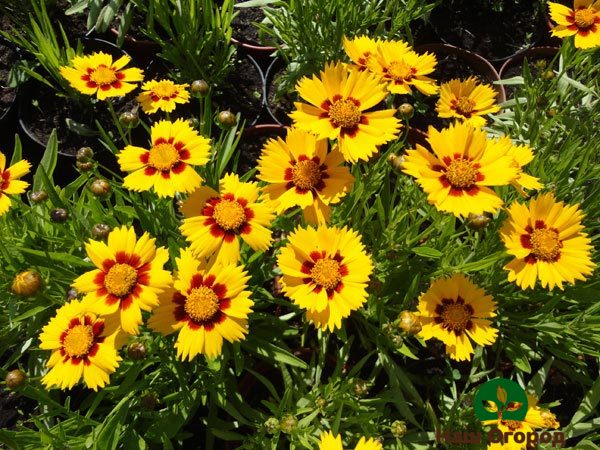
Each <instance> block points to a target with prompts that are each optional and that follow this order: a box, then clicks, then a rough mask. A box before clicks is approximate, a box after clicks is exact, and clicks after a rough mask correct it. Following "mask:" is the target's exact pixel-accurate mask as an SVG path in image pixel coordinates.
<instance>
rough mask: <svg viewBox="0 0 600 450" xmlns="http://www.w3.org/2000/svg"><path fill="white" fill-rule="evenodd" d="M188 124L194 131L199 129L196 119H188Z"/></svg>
mask: <svg viewBox="0 0 600 450" xmlns="http://www.w3.org/2000/svg"><path fill="white" fill-rule="evenodd" d="M188 124H189V125H190V127H192V128H194V129H198V128H200V121H199V120H198V119H197V118H196V117H190V118H189V119H188Z"/></svg>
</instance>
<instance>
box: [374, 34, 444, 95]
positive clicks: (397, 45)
mask: <svg viewBox="0 0 600 450" xmlns="http://www.w3.org/2000/svg"><path fill="white" fill-rule="evenodd" d="M436 65H437V59H436V57H435V55H434V54H432V53H423V54H418V53H417V52H415V51H413V50H412V49H411V48H410V46H409V45H408V44H407V43H406V42H403V41H383V42H381V43H380V44H379V48H378V50H377V53H375V54H374V55H371V57H370V58H369V59H368V60H367V68H368V69H369V70H370V71H371V72H373V73H374V74H375V75H377V76H379V77H380V79H381V81H382V82H384V83H386V85H387V89H388V91H390V92H391V93H393V94H412V92H413V88H416V89H418V90H419V92H421V93H422V94H424V95H434V94H436V93H437V92H438V89H439V88H438V86H437V85H436V83H435V80H434V79H433V78H430V77H428V76H427V75H430V74H431V73H433V72H434V71H435V67H436Z"/></svg>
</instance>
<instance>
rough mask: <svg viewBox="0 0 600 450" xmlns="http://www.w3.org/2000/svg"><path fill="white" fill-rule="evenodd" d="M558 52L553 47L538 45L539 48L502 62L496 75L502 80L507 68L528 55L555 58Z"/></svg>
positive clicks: (528, 50) (533, 48) (531, 48)
mask: <svg viewBox="0 0 600 450" xmlns="http://www.w3.org/2000/svg"><path fill="white" fill-rule="evenodd" d="M559 51H560V48H558V47H554V46H551V45H539V46H535V47H530V48H528V49H527V50H525V51H523V52H521V53H519V54H517V55H515V56H513V57H512V58H509V59H507V60H506V61H504V64H502V67H500V70H499V71H498V74H499V75H500V79H503V78H504V73H505V72H506V71H507V70H508V69H509V68H511V67H513V66H515V65H517V64H519V63H521V62H523V60H524V59H525V58H527V57H528V56H530V55H539V56H555V55H556V54H557V53H558V52H559Z"/></svg>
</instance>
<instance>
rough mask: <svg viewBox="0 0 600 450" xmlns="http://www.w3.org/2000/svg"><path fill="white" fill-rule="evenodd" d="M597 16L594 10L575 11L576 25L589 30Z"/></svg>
mask: <svg viewBox="0 0 600 450" xmlns="http://www.w3.org/2000/svg"><path fill="white" fill-rule="evenodd" d="M595 20H596V14H595V12H594V10H593V9H592V8H584V9H580V10H577V11H575V23H576V24H577V26H578V27H579V28H589V27H591V26H592V25H593V24H594V21H595Z"/></svg>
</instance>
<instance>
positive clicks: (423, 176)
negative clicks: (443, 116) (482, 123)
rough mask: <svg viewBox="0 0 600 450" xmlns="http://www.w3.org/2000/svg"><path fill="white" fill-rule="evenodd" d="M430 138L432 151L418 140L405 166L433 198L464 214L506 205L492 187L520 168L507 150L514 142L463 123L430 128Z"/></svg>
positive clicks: (446, 208) (441, 205) (442, 207)
mask: <svg viewBox="0 0 600 450" xmlns="http://www.w3.org/2000/svg"><path fill="white" fill-rule="evenodd" d="M427 141H428V142H429V144H430V145H431V148H432V149H433V154H432V153H430V152H429V151H428V150H427V149H426V148H425V147H423V146H421V145H419V144H417V146H416V147H417V148H416V150H408V151H407V155H406V157H405V160H404V162H403V164H402V167H403V169H402V171H403V172H404V173H407V174H408V175H411V176H413V177H415V178H416V179H417V183H419V184H420V185H421V187H422V188H423V190H424V191H425V193H427V200H428V201H429V203H431V204H433V205H435V207H436V208H437V209H439V210H440V211H447V212H451V213H452V214H454V215H456V216H463V217H467V216H468V215H469V214H483V213H484V212H492V213H493V212H496V211H497V210H498V208H500V206H502V203H503V202H502V199H501V198H500V197H499V196H498V195H497V194H496V193H495V192H494V191H493V190H492V189H490V187H491V186H504V185H507V184H509V183H511V182H513V181H514V180H516V179H517V177H518V176H519V174H520V172H521V169H520V167H518V165H515V164H513V162H514V159H513V156H512V155H509V154H508V152H509V150H510V146H506V145H504V143H503V142H500V141H498V140H488V139H487V138H486V133H485V131H483V130H480V129H476V128H473V127H472V126H471V125H469V124H467V123H462V122H456V123H454V124H452V125H451V126H450V127H449V128H445V129H444V130H442V131H437V130H435V129H434V128H433V127H430V128H429V133H428V138H427Z"/></svg>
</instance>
